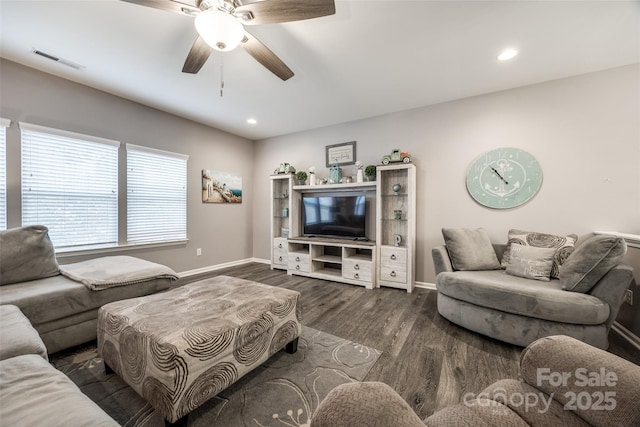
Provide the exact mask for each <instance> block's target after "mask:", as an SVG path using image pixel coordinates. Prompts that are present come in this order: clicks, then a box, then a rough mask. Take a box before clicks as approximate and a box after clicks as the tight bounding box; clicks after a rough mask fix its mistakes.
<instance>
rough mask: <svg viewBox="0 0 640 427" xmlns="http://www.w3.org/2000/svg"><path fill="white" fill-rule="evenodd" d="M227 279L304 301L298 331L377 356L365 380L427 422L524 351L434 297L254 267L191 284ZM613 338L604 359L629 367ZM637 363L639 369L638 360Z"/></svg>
mask: <svg viewBox="0 0 640 427" xmlns="http://www.w3.org/2000/svg"><path fill="white" fill-rule="evenodd" d="M222 274H224V275H228V276H234V277H240V278H244V279H248V280H254V281H257V282H262V283H266V284H269V285H274V286H282V287H284V288H288V289H294V290H297V291H299V292H300V293H301V294H302V297H301V301H302V310H303V319H302V323H303V324H304V325H306V326H309V327H312V328H314V329H319V330H321V331H324V332H328V333H330V334H333V335H336V336H339V337H342V338H346V339H349V340H351V341H355V342H358V343H361V344H364V345H367V346H369V347H373V348H376V349H378V350H380V351H382V352H383V353H382V356H381V357H380V359H379V360H378V362H377V363H376V364H375V365H374V366H373V368H372V369H371V371H370V372H369V374H368V375H367V377H366V378H365V380H367V381H381V382H384V383H386V384H389V385H390V386H391V387H393V388H394V389H395V390H396V391H397V392H398V393H400V395H401V396H402V397H403V398H404V399H405V400H406V401H407V402H408V403H409V404H410V405H411V406H412V407H413V409H414V410H415V411H416V412H417V414H418V415H419V416H420V417H421V418H424V417H426V416H428V415H430V414H432V413H433V412H434V411H436V410H438V409H440V408H443V407H445V406H449V405H451V404H455V403H458V402H461V401H462V398H463V396H464V395H465V393H467V392H473V393H479V392H480V391H482V390H483V389H484V388H485V387H487V386H488V385H490V384H492V383H493V382H495V381H496V380H498V379H502V378H517V376H518V359H519V356H520V352H521V350H522V348H521V347H517V346H513V345H510V344H506V343H503V342H500V341H496V340H493V339H490V338H487V337H484V336H482V335H479V334H476V333H474V332H471V331H468V330H466V329H464V328H461V327H459V326H457V325H455V324H453V323H451V322H449V321H448V320H446V319H444V318H443V317H441V316H440V315H439V314H438V311H437V306H436V292H435V291H431V290H427V289H415V290H414V291H413V293H411V294H408V293H406V292H404V291H401V290H397V289H390V288H380V289H375V290H367V289H365V288H362V287H359V286H352V285H346V284H342V283H335V282H329V281H325V280H316V279H309V278H305V277H299V276H287V274H286V272H283V271H280V270H270V268H269V266H268V265H265V264H258V263H251V264H245V265H242V266H237V267H231V268H227V269H224V270H218V271H216V272H215V273H209V274H206V275H203V276H194V277H190V278H189V279H188V280H184V279H183V281H182V283H181V284H183V283H187V282H192V281H195V280H200V279H202V278H205V277H211V276H217V275H222ZM614 335H615V334H611V336H610V339H611V346H610V348H609V351H611V352H613V353H615V354H618V355H620V356H622V357H625V358H626V359H628V360H632V361H634V359H633V358H634V357H635V358H637V357H638V355H636V354H632V353H630V352H628V351H626V350H625V349H624V348H623V346H622V344H621V343H620V342H619V341H617V340H616V339H615V337H614ZM634 362H635V363H639V362H638V361H637V360H635V361H634Z"/></svg>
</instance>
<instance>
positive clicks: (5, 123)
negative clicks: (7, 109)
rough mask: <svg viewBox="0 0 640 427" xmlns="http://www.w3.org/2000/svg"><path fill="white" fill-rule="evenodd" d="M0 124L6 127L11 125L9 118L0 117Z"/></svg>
mask: <svg viewBox="0 0 640 427" xmlns="http://www.w3.org/2000/svg"><path fill="white" fill-rule="evenodd" d="M0 126H2V127H5V128H8V127H9V126H11V120H9V119H4V118H2V117H0Z"/></svg>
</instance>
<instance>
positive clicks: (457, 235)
mask: <svg viewBox="0 0 640 427" xmlns="http://www.w3.org/2000/svg"><path fill="white" fill-rule="evenodd" d="M442 236H443V237H444V242H445V244H446V245H447V251H448V252H449V257H450V258H451V264H452V265H453V268H454V269H455V270H459V271H467V270H495V269H498V268H500V262H499V261H498V257H497V256H496V252H495V250H494V249H493V246H492V245H491V240H489V235H488V234H487V232H486V231H485V230H484V229H482V228H478V229H477V230H469V229H466V228H443V229H442Z"/></svg>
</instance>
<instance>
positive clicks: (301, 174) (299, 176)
mask: <svg viewBox="0 0 640 427" xmlns="http://www.w3.org/2000/svg"><path fill="white" fill-rule="evenodd" d="M296 180H297V181H298V185H304V184H305V183H306V182H307V173H306V172H305V171H298V172H296Z"/></svg>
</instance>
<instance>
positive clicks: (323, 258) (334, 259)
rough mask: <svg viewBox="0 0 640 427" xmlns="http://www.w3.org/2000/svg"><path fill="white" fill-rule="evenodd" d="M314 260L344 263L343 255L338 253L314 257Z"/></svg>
mask: <svg viewBox="0 0 640 427" xmlns="http://www.w3.org/2000/svg"><path fill="white" fill-rule="evenodd" d="M313 261H319V262H329V263H332V264H342V257H341V256H337V255H321V256H317V257H314V258H313Z"/></svg>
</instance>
